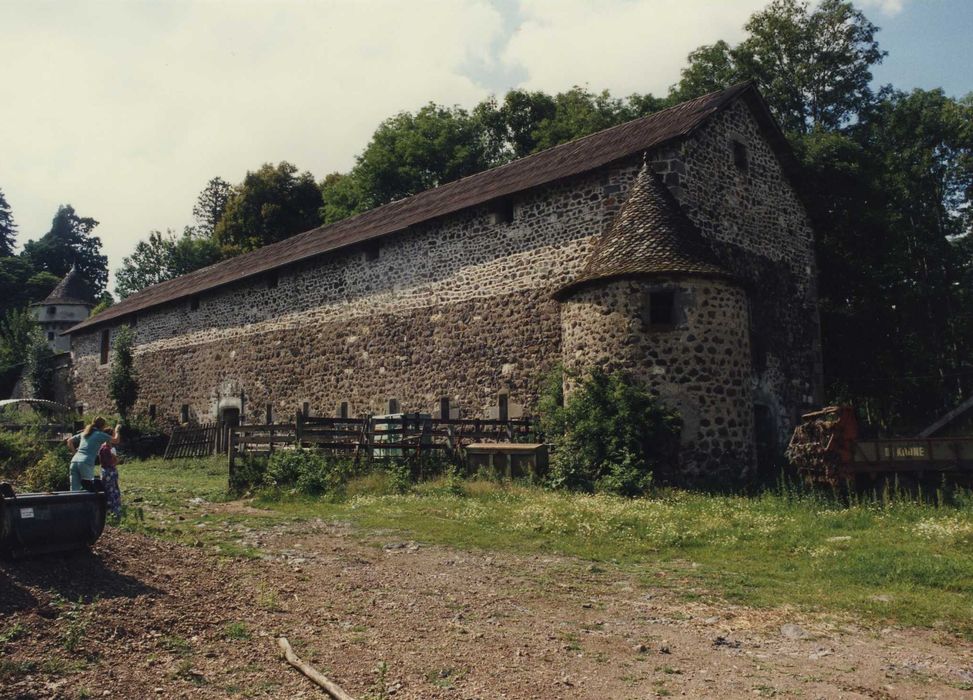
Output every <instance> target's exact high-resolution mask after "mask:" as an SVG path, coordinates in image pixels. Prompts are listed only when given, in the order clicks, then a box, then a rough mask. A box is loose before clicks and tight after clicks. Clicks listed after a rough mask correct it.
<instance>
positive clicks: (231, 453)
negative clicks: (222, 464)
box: [226, 428, 236, 489]
mask: <svg viewBox="0 0 973 700" xmlns="http://www.w3.org/2000/svg"><path fill="white" fill-rule="evenodd" d="M234 443H235V440H234V439H233V428H228V429H227V433H226V445H227V447H226V454H227V461H228V468H229V469H228V484H227V485H228V487H229V488H230V489H232V488H233V476H234V472H235V471H236V460H235V458H236V449H235V444H234Z"/></svg>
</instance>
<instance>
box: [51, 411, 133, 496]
mask: <svg viewBox="0 0 973 700" xmlns="http://www.w3.org/2000/svg"><path fill="white" fill-rule="evenodd" d="M106 425H108V422H107V421H106V420H105V419H104V418H102V417H101V416H98V417H97V418H95V420H94V422H93V423H90V424H89V425H87V426H86V427H85V429H84V430H83V431H81V432H80V433H78V434H77V435H75V436H73V437H69V438H68V439H67V440H66V441H65V442H67V445H68V449H69V450H71V452H72V453H73V454H74V456H73V457H71V490H72V491H83V490H84V489H85V488H86V487H90V486H91V482H92V480H93V479H94V478H95V457H97V456H98V450H100V449H101V446H102V445H104V444H105V443H106V442H110V443H111V444H112V445H117V444H118V443H120V442H121V441H122V440H121V430H122V425H121V423H119V424H118V425H116V426H115V431H114V433H113V434H111V435H109V434H108V433H107V432H106V431H105V426H106ZM85 482H87V483H85Z"/></svg>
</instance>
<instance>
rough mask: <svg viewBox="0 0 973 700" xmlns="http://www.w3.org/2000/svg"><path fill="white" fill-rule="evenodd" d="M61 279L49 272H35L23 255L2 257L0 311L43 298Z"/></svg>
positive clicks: (0, 258) (0, 262)
mask: <svg viewBox="0 0 973 700" xmlns="http://www.w3.org/2000/svg"><path fill="white" fill-rule="evenodd" d="M60 281H61V280H60V278H58V277H56V276H54V275H52V274H51V273H49V272H35V271H34V268H33V267H31V265H30V262H29V261H28V260H26V259H25V258H24V257H23V256H20V255H14V256H10V257H0V313H2V312H5V311H8V310H10V309H22V308H23V307H25V306H27V305H28V304H30V303H31V302H35V301H40V300H42V299H43V298H44V297H46V296H47V295H48V294H50V293H51V290H53V289H54V287H56V286H57V283H58V282H60Z"/></svg>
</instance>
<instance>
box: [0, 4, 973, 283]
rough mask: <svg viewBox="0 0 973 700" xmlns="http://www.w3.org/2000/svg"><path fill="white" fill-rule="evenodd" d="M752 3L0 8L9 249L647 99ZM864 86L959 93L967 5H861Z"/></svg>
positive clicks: (736, 34) (131, 230)
mask: <svg viewBox="0 0 973 700" xmlns="http://www.w3.org/2000/svg"><path fill="white" fill-rule="evenodd" d="M765 3H766V0H679V2H673V1H672V0H591V1H588V0H403V1H401V2H398V1H392V0H315V1H311V0H221V1H215V0H206V1H204V0H193V1H180V0H166V1H161V0H156V1H153V2H149V1H145V0H124V1H118V0H116V1H108V0H101V1H98V2H91V1H86V0H57V1H53V0H18V1H11V0H0V190H2V191H3V192H4V195H5V196H6V199H7V202H8V204H9V205H10V207H11V208H12V210H13V215H14V218H15V220H16V222H17V225H18V228H19V234H18V237H19V242H20V243H21V244H22V243H23V242H24V241H26V240H28V239H32V238H38V237H40V236H41V235H43V234H44V233H45V232H46V231H47V230H49V228H50V223H51V218H52V217H53V216H54V213H55V212H56V210H57V207H58V205H60V204H72V205H73V206H74V208H75V209H76V210H77V212H78V213H79V214H80V215H81V216H91V217H94V218H95V219H97V220H98V221H99V222H100V225H99V226H98V228H97V229H96V230H95V233H96V234H97V235H99V236H100V237H101V239H102V242H103V244H104V252H105V253H106V254H107V255H108V257H109V266H110V268H111V269H112V270H113V271H114V270H115V269H116V268H117V267H118V266H119V265H120V264H121V262H122V258H123V257H124V256H125V255H128V254H129V253H131V251H132V249H133V248H134V246H135V243H136V242H137V241H138V240H139V239H141V238H145V237H147V235H148V233H149V232H150V231H151V230H165V229H167V228H170V229H173V230H175V231H181V230H182V228H183V227H184V226H186V225H188V224H191V223H192V207H193V203H194V202H195V199H196V196H197V195H198V193H199V192H200V190H201V189H202V188H203V187H204V186H205V184H206V182H207V181H208V180H209V179H210V178H212V177H214V176H217V175H219V176H221V177H223V178H224V179H226V180H228V181H230V182H234V183H235V182H239V181H240V180H242V179H243V176H244V175H245V173H246V171H247V170H254V169H256V168H258V167H259V166H260V165H261V164H262V163H265V162H273V163H277V162H279V161H282V160H287V161H290V162H292V163H294V164H295V165H297V166H298V167H299V168H301V169H302V170H310V171H311V172H312V173H313V174H314V175H315V177H316V178H317V179H319V180H320V179H321V178H323V177H324V176H325V175H326V174H328V173H330V172H334V171H346V170H348V169H349V168H350V167H351V166H352V165H353V164H354V157H355V155H356V154H357V153H358V152H360V151H361V150H362V149H363V147H364V146H365V144H366V143H367V142H368V139H369V137H370V136H371V134H372V131H373V130H374V128H375V126H376V125H377V124H378V123H379V122H380V121H381V120H382V119H384V118H386V117H388V116H391V115H392V114H395V113H396V112H398V111H401V110H414V109H416V108H418V107H420V106H422V105H423V104H425V103H426V102H429V101H434V102H437V103H441V104H448V105H454V104H456V105H461V106H464V107H472V106H473V105H475V104H476V103H477V102H479V101H480V100H481V99H483V98H485V97H487V96H489V95H491V94H495V95H502V94H503V93H504V92H506V91H507V90H509V89H511V88H516V87H522V88H529V89H539V90H545V91H547V92H557V91H559V90H564V89H567V88H570V87H571V86H572V85H587V86H588V87H590V88H591V89H593V90H602V89H604V88H607V89H609V90H611V91H612V93H614V94H616V95H620V96H621V95H627V94H630V93H632V92H640V93H646V92H652V93H655V94H658V95H664V94H665V93H666V92H667V91H668V88H669V86H670V85H672V84H673V83H674V82H676V81H677V80H678V78H679V69H680V68H681V67H682V66H683V65H684V64H685V58H686V55H687V54H688V53H689V52H690V51H691V50H692V49H694V48H696V47H697V46H699V45H701V44H705V43H711V42H713V41H716V40H718V39H725V40H727V41H729V42H731V43H732V42H736V41H739V40H740V39H741V38H742V37H743V24H744V23H745V22H746V20H747V18H748V17H749V16H750V14H752V13H753V12H754V11H756V10H758V9H760V8H762V7H763V6H764V5H765ZM858 4H859V6H861V7H862V8H863V9H864V10H865V11H866V13H867V15H868V16H869V18H870V19H871V20H872V21H873V22H874V23H876V24H877V25H879V26H880V27H882V31H881V32H880V33H879V40H880V42H881V44H882V47H883V48H884V49H886V50H887V51H888V52H889V56H888V58H887V59H886V60H885V63H884V64H883V65H881V66H879V67H878V68H877V69H876V70H875V71H874V72H875V79H876V83H878V84H886V83H891V84H893V85H894V86H896V87H898V88H901V89H911V88H913V87H921V88H933V87H943V88H944V89H945V90H946V92H947V93H948V94H951V95H956V96H961V95H964V94H966V93H969V92H971V91H973V76H971V74H970V72H969V67H970V66H971V65H973V42H971V41H969V30H970V28H971V27H973V0H861V1H860V2H859V3H858Z"/></svg>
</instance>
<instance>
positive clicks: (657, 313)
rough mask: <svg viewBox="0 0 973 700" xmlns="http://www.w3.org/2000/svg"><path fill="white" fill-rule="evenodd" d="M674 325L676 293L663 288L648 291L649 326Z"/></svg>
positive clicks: (667, 326) (670, 326)
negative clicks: (657, 290) (662, 289)
mask: <svg viewBox="0 0 973 700" xmlns="http://www.w3.org/2000/svg"><path fill="white" fill-rule="evenodd" d="M674 325H676V293H675V292H674V291H672V290H664V291H659V292H650V293H649V326H650V327H652V328H672V327H673V326H674Z"/></svg>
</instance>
